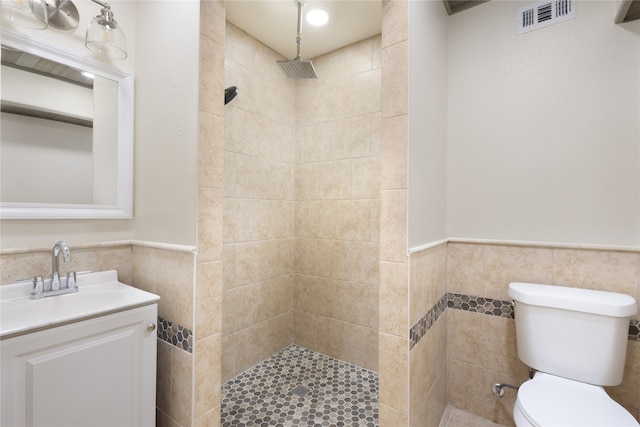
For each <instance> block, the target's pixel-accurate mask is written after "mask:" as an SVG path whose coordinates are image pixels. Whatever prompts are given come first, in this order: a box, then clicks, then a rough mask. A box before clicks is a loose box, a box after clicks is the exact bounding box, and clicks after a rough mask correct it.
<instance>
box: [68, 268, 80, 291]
mask: <svg viewBox="0 0 640 427" xmlns="http://www.w3.org/2000/svg"><path fill="white" fill-rule="evenodd" d="M77 280H78V278H77V276H76V272H75V271H70V272H68V273H67V288H69V289H73V288H77V287H78V284H77Z"/></svg>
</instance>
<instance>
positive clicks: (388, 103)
mask: <svg viewBox="0 0 640 427" xmlns="http://www.w3.org/2000/svg"><path fill="white" fill-rule="evenodd" d="M408 23H409V9H408V2H406V1H403V0H400V1H384V2H383V3H382V39H381V47H382V65H383V67H382V80H381V83H382V88H381V93H382V99H381V111H382V116H381V117H382V129H381V140H380V190H381V191H380V285H379V295H380V296H379V313H380V322H379V337H378V351H379V378H380V398H379V400H380V407H379V411H380V412H379V416H380V425H382V426H387V425H393V426H408V425H409V376H410V371H409V363H410V360H409V334H408V332H409V328H410V326H411V325H410V324H409V312H410V307H409V258H408V257H407V253H406V242H407V235H406V229H407V222H406V218H407V203H406V195H407V170H406V153H407V141H408V140H407V123H408V122H407V120H408V101H407V99H408V98H407V97H408V91H407V83H408V78H409V76H408V37H409V35H408V31H407V29H408Z"/></svg>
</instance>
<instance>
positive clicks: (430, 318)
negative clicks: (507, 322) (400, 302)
mask: <svg viewBox="0 0 640 427" xmlns="http://www.w3.org/2000/svg"><path fill="white" fill-rule="evenodd" d="M447 308H453V309H455V310H464V311H471V312H474V313H482V314H487V315H489V316H498V317H505V318H507V319H513V318H514V312H513V304H512V302H511V301H504V300H499V299H493V298H486V297H477V296H473V295H464V294H456V293H452V292H449V293H446V294H444V295H443V296H442V298H440V300H439V301H438V302H437V303H436V304H435V305H434V306H433V307H431V309H430V310H429V311H428V312H427V313H426V314H425V315H424V316H422V318H421V319H420V320H418V321H417V322H416V323H415V324H414V325H413V326H411V329H409V350H410V351H411V350H412V349H413V347H415V346H416V345H417V344H418V343H419V342H420V340H421V339H422V337H424V335H425V334H426V333H427V331H428V330H429V329H430V328H431V327H432V326H433V324H434V323H436V320H438V318H439V317H440V316H441V315H442V313H444V311H445V309H447ZM629 340H630V341H640V320H631V321H630V322H629Z"/></svg>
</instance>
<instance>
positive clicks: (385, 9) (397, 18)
mask: <svg viewBox="0 0 640 427" xmlns="http://www.w3.org/2000/svg"><path fill="white" fill-rule="evenodd" d="M408 17H409V2H408V1H407V0H385V1H383V2H382V47H383V48H387V47H389V46H391V45H394V44H396V43H399V42H402V41H405V40H408V39H409V32H408V30H409V27H408V22H409V21H408Z"/></svg>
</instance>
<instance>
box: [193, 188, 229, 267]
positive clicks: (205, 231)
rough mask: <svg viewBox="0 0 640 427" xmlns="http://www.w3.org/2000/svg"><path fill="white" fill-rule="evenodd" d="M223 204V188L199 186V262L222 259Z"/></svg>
mask: <svg viewBox="0 0 640 427" xmlns="http://www.w3.org/2000/svg"><path fill="white" fill-rule="evenodd" d="M222 206H223V194H222V190H220V189H210V188H204V187H200V188H198V262H210V261H217V260H219V259H222V230H223V228H222V212H223V209H222Z"/></svg>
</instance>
